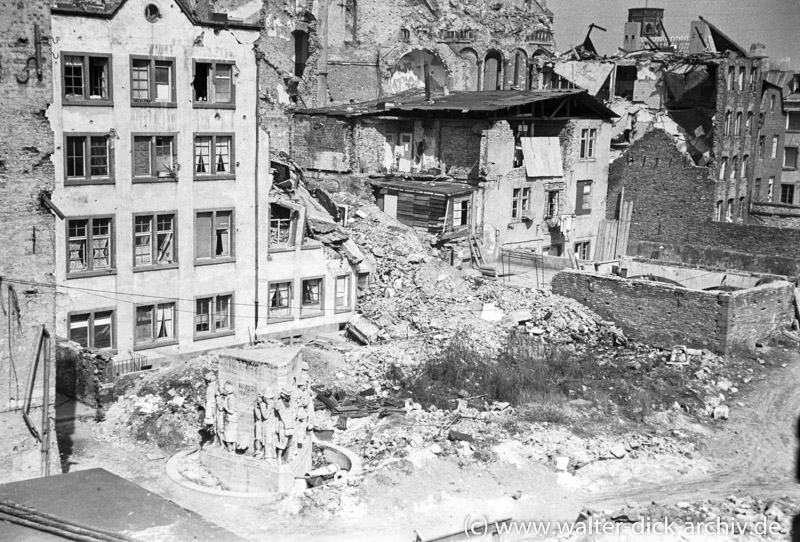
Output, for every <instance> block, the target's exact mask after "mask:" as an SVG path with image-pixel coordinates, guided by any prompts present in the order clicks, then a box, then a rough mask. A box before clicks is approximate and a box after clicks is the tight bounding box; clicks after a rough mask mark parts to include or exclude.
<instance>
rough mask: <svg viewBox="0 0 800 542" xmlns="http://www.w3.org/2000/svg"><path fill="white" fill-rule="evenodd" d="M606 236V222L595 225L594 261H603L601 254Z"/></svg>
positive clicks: (603, 257) (602, 221) (603, 256)
mask: <svg viewBox="0 0 800 542" xmlns="http://www.w3.org/2000/svg"><path fill="white" fill-rule="evenodd" d="M605 234H606V221H605V220H601V221H600V223H599V224H598V225H597V237H596V238H595V241H594V259H595V260H599V261H602V260H604V259H605V255H604V254H603V242H604V240H605Z"/></svg>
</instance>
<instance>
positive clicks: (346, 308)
mask: <svg viewBox="0 0 800 542" xmlns="http://www.w3.org/2000/svg"><path fill="white" fill-rule="evenodd" d="M339 279H346V283H345V284H347V299H346V304H343V305H340V304H339V303H338V297H337V295H336V293H337V288H338V286H339ZM333 309H334V310H333V312H334V313H335V314H338V313H342V312H350V311H352V310H353V274H352V273H347V274H342V275H336V277H335V278H334V281H333Z"/></svg>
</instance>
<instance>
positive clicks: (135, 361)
mask: <svg viewBox="0 0 800 542" xmlns="http://www.w3.org/2000/svg"><path fill="white" fill-rule="evenodd" d="M152 368H153V365H152V364H151V363H150V362H148V361H147V356H144V355H142V354H131V357H130V358H128V359H120V360H116V361H113V362H112V363H111V367H110V371H109V373H110V375H109V376H110V379H111V380H114V379H116V378H118V377H120V376H122V375H125V374H130V373H138V372H139V371H146V370H148V369H152Z"/></svg>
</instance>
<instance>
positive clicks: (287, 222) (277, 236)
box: [269, 203, 297, 247]
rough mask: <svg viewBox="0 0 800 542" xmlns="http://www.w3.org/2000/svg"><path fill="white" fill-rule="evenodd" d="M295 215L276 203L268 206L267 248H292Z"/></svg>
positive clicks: (292, 211)
mask: <svg viewBox="0 0 800 542" xmlns="http://www.w3.org/2000/svg"><path fill="white" fill-rule="evenodd" d="M296 220H297V218H296V213H295V211H294V210H292V209H289V208H288V207H284V206H283V205H280V204H278V203H271V204H270V206H269V246H270V247H280V246H287V247H288V246H294V244H295V239H294V238H295V235H294V233H295V227H294V226H295V224H296Z"/></svg>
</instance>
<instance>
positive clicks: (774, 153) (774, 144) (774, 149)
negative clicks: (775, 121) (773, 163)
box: [772, 136, 778, 158]
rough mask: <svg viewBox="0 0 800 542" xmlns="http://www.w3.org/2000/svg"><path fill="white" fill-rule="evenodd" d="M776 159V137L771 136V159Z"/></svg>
mask: <svg viewBox="0 0 800 542" xmlns="http://www.w3.org/2000/svg"><path fill="white" fill-rule="evenodd" d="M777 157H778V136H772V158H777Z"/></svg>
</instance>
